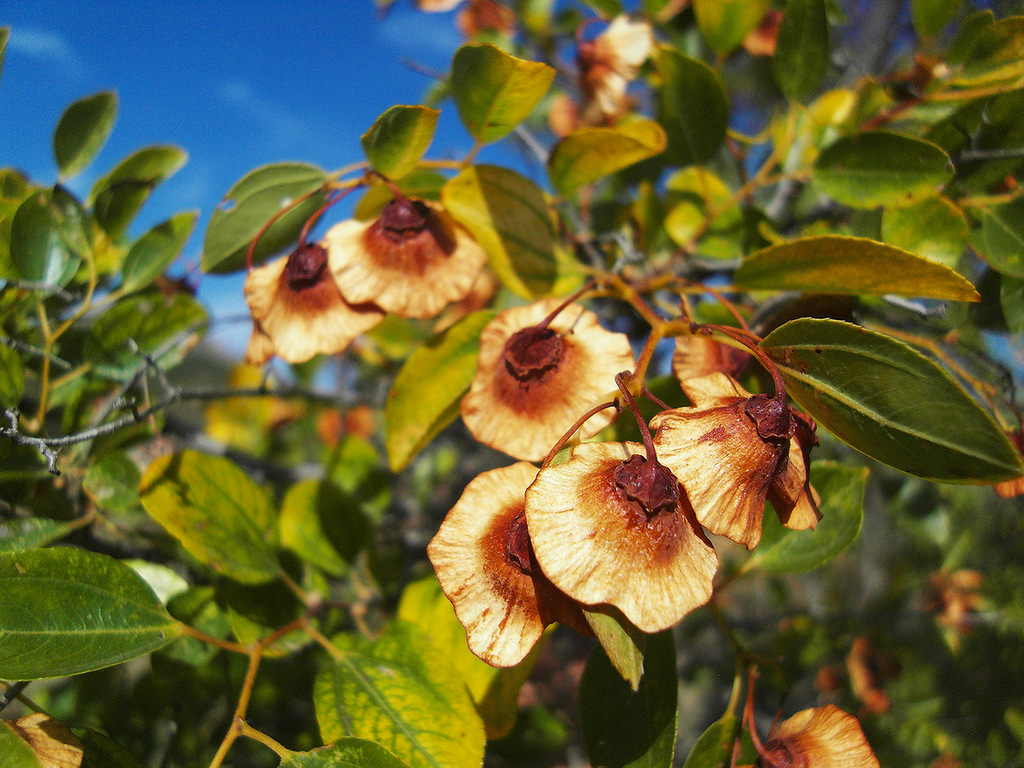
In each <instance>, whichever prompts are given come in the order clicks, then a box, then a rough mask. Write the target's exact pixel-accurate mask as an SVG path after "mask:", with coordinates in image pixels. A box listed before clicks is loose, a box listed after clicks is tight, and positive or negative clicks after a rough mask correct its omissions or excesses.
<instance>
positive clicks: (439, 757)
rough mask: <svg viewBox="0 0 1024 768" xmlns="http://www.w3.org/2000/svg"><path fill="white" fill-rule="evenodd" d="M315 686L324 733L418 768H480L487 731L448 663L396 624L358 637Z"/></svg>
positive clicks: (326, 668) (322, 732)
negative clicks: (372, 745)
mask: <svg viewBox="0 0 1024 768" xmlns="http://www.w3.org/2000/svg"><path fill="white" fill-rule="evenodd" d="M351 645H352V647H351V648H343V649H341V651H340V653H339V654H338V655H337V656H336V657H335V659H334V662H333V664H331V665H330V666H328V667H325V668H324V669H323V671H322V672H321V673H320V674H319V675H317V677H316V681H315V682H314V685H313V704H314V706H315V708H316V717H317V722H318V723H319V725H320V735H321V736H322V737H323V739H324V741H328V742H330V741H334V740H336V739H340V738H342V737H345V736H356V737H358V738H365V739H372V740H373V741H375V742H377V743H378V744H380V745H382V746H383V747H385V748H386V749H388V750H389V751H391V752H392V753H394V754H395V755H397V756H398V757H399V758H401V759H402V760H405V761H406V762H408V763H409V765H411V766H413V768H477V767H478V766H479V765H480V763H481V761H482V760H483V754H484V729H483V725H482V723H481V722H480V718H479V716H478V715H477V714H476V711H475V710H474V709H473V702H472V701H471V700H470V698H469V693H468V691H467V690H466V688H465V685H464V684H463V682H462V680H461V678H460V677H459V676H458V675H457V674H456V673H455V671H454V670H453V669H452V667H451V665H450V663H449V662H448V659H447V658H446V657H445V656H443V655H441V654H439V653H437V652H436V651H434V650H433V648H432V647H431V646H430V644H429V643H427V642H426V641H425V640H423V638H422V637H420V636H419V635H418V634H417V633H416V632H415V631H414V630H413V629H412V628H411V627H409V626H408V625H406V624H402V623H398V624H393V625H391V626H390V627H389V628H388V630H387V631H386V632H385V633H384V634H383V635H381V636H380V637H379V638H378V639H377V640H375V641H374V642H373V643H367V642H365V641H359V640H358V639H353V642H352V643H351Z"/></svg>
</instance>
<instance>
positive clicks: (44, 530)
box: [0, 517, 74, 552]
mask: <svg viewBox="0 0 1024 768" xmlns="http://www.w3.org/2000/svg"><path fill="white" fill-rule="evenodd" d="M72 530H74V526H72V525H69V524H68V523H62V522H60V521H58V520H49V519H47V518H45V517H23V518H14V519H12V520H4V521H3V522H0V552H17V551H19V550H22V549H37V548H39V547H43V546H46V545H47V544H51V543H53V542H55V541H57V539H61V538H63V537H64V536H66V535H67V534H68V533H70V532H71V531H72Z"/></svg>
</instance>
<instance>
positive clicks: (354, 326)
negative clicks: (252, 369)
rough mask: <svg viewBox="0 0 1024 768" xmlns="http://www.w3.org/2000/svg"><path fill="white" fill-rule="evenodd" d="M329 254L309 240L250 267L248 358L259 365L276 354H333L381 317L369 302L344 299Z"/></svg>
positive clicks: (296, 358)
mask: <svg viewBox="0 0 1024 768" xmlns="http://www.w3.org/2000/svg"><path fill="white" fill-rule="evenodd" d="M330 259H331V257H330V255H329V254H328V252H327V250H326V249H325V248H324V247H323V246H321V245H319V244H316V243H310V244H304V245H300V246H299V247H298V248H296V249H295V250H294V251H292V253H291V254H289V255H288V256H285V257H282V258H279V259H275V260H274V261H271V262H268V263H266V264H263V265H262V266H259V267H256V268H255V269H253V270H252V271H251V272H249V274H248V276H247V277H246V279H245V300H246V302H247V303H248V305H249V311H250V312H252V319H253V333H252V338H251V339H250V341H249V349H248V351H247V353H246V360H247V361H248V362H249V363H252V364H254V365H262V364H263V363H265V362H266V361H267V360H269V359H270V358H271V357H272V356H273V355H275V354H276V355H278V356H279V357H281V358H282V359H283V360H286V361H287V362H289V363H302V362H305V361H306V360H309V359H310V358H311V357H313V355H317V354H328V355H329V354H336V353H338V352H341V351H342V350H344V349H345V348H346V347H348V345H349V344H351V343H352V342H353V341H354V340H355V339H356V337H357V336H359V335H360V334H362V333H364V332H366V331H368V330H370V328H372V327H373V326H375V325H376V324H377V323H379V322H380V321H381V320H382V319H383V317H384V313H383V312H382V311H381V310H380V309H379V308H378V307H377V306H375V305H373V304H360V305H352V304H349V303H348V302H347V301H345V299H344V298H343V297H342V295H341V292H340V291H339V290H338V286H337V285H335V282H334V280H333V279H332V278H331V272H330V269H329V267H330V266H332V265H331V264H330V263H329V261H330Z"/></svg>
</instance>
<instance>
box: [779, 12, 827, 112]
mask: <svg viewBox="0 0 1024 768" xmlns="http://www.w3.org/2000/svg"><path fill="white" fill-rule="evenodd" d="M828 43H829V41H828V14H827V13H826V10H825V0H789V2H788V3H786V10H785V12H784V13H783V16H782V23H781V24H780V25H779V36H778V43H777V45H776V48H775V55H774V57H773V58H772V74H773V75H774V76H775V82H777V83H778V84H779V87H780V88H781V89H782V92H783V93H784V94H785V95H786V96H788V97H789V98H791V99H794V100H796V101H804V100H805V99H807V98H809V97H810V96H812V95H813V94H814V92H815V91H817V90H818V88H819V86H820V85H821V81H822V80H824V79H825V75H826V74H827V73H828V64H829V48H828Z"/></svg>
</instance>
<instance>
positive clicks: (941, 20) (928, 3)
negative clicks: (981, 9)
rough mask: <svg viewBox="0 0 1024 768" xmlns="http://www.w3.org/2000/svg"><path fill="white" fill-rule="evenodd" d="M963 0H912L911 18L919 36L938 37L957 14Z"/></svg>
mask: <svg viewBox="0 0 1024 768" xmlns="http://www.w3.org/2000/svg"><path fill="white" fill-rule="evenodd" d="M961 5H963V0H911V2H910V18H911V20H912V21H913V22H914V31H915V32H917V34H918V37H923V38H931V37H938V36H939V35H940V34H942V31H943V30H944V29H945V28H946V27H947V26H948V25H949V22H951V21H952V20H953V17H954V16H956V14H957V11H959V10H960V6H961Z"/></svg>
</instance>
